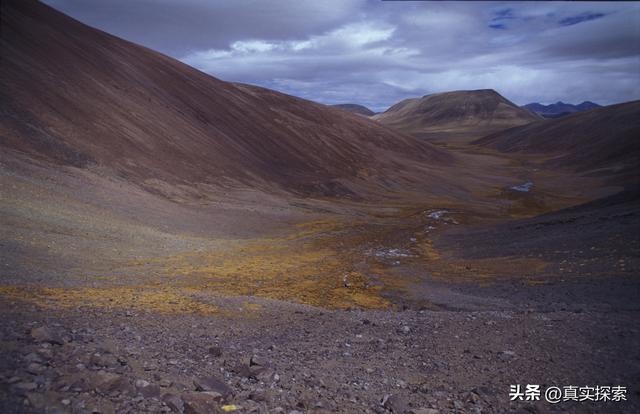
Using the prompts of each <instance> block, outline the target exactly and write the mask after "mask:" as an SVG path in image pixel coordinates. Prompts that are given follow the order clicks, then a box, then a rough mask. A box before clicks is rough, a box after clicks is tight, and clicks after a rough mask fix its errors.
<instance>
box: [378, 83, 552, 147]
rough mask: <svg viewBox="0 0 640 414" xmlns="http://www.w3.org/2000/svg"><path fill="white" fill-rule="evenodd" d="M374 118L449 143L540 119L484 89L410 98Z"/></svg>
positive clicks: (412, 132)
mask: <svg viewBox="0 0 640 414" xmlns="http://www.w3.org/2000/svg"><path fill="white" fill-rule="evenodd" d="M373 119H375V120H376V121H378V122H380V123H381V124H383V125H386V126H388V127H391V128H394V129H397V130H399V131H403V132H407V133H409V134H411V135H414V136H417V137H423V138H427V139H431V140H434V141H445V142H446V141H451V140H460V139H462V140H465V139H468V138H469V137H475V138H479V137H481V136H482V135H486V134H489V133H492V132H496V131H499V130H502V129H506V128H510V127H514V126H518V125H523V124H527V123H530V122H534V121H537V120H539V119H540V118H539V117H538V116H537V115H535V114H533V113H532V112H530V111H528V110H526V109H522V108H519V107H518V106H516V105H515V104H514V103H512V102H510V101H509V100H507V99H505V98H504V97H503V96H501V95H500V94H499V93H497V92H496V91H494V90H492V89H482V90H475V91H454V92H445V93H437V94H433V95H426V96H424V97H422V98H412V99H406V100H404V101H401V102H399V103H397V104H395V105H393V106H392V107H390V108H389V109H388V110H387V111H385V112H383V113H381V114H377V115H375V116H374V117H373Z"/></svg>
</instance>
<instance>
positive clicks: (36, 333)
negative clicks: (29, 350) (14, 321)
mask: <svg viewBox="0 0 640 414" xmlns="http://www.w3.org/2000/svg"><path fill="white" fill-rule="evenodd" d="M31 338H32V339H33V340H34V341H36V342H47V343H50V344H55V345H62V344H63V343H64V342H63V340H62V338H60V336H59V335H57V334H55V333H54V332H53V331H51V330H50V329H49V328H47V327H46V326H41V327H39V328H33V329H32V330H31Z"/></svg>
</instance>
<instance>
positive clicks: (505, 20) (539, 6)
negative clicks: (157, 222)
mask: <svg viewBox="0 0 640 414" xmlns="http://www.w3.org/2000/svg"><path fill="white" fill-rule="evenodd" d="M49 3H50V4H52V5H54V6H55V7H57V8H59V9H60V10H62V11H64V12H67V13H69V14H71V15H72V16H74V17H76V18H78V19H80V20H82V21H84V22H86V23H88V24H90V25H93V26H96V27H99V28H102V29H104V30H107V31H109V32H111V33H114V34H116V35H119V36H122V37H125V38H127V39H130V40H132V41H134V42H137V43H141V44H144V45H145V46H148V47H151V48H154V49H157V50H160V51H162V52H164V53H168V54H170V55H172V56H174V57H176V58H178V59H181V60H182V61H184V62H186V63H188V64H190V65H192V66H195V67H197V68H199V69H201V70H203V71H205V72H208V73H211V74H212V75H214V76H216V77H219V78H222V79H225V80H230V81H236V82H246V83H254V84H259V85H262V86H265V87H270V88H273V89H278V90H281V91H283V92H286V93H290V94H293V95H298V96H302V97H305V98H308V99H312V100H315V101H319V102H323V103H339V102H355V103H361V104H365V105H367V106H370V107H371V108H372V109H374V110H382V109H385V108H386V107H388V106H389V105H391V104H393V103H395V102H397V101H398V100H400V99H404V98H407V97H412V96H421V95H424V94H428V93H434V92H441V91H446V90H456V89H480V88H493V89H496V90H498V91H499V92H501V93H503V94H504V95H505V96H507V97H508V98H510V99H512V100H514V101H515V102H517V103H520V104H524V103H528V102H531V101H541V102H555V101H558V100H563V101H569V102H582V101H583V100H592V101H596V102H600V103H604V104H608V103H614V102H621V101H626V100H632V99H638V98H639V97H640V78H639V75H638V73H640V33H639V26H640V23H639V21H640V5H638V4H635V3H593V2H589V3H578V2H576V3H573V2H569V3H565V2H514V3H508V2H500V3H498V2H489V3H481V2H379V1H374V0H323V1H321V2H319V1H300V0H278V1H275V0H274V1H266V0H265V1H258V0H254V1H249V0H246V1H241V0H236V1H211V0H155V1H152V0H128V1H124V0H110V1H99V0H49Z"/></svg>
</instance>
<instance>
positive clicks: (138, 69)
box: [0, 1, 451, 195]
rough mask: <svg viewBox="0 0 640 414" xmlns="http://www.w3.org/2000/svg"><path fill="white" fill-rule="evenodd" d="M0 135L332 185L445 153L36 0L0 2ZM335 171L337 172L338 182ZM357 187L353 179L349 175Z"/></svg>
mask: <svg viewBox="0 0 640 414" xmlns="http://www.w3.org/2000/svg"><path fill="white" fill-rule="evenodd" d="M0 48H1V50H2V61H1V63H0V94H1V95H0V100H1V102H2V111H1V115H0V116H1V118H0V131H1V137H2V138H1V139H0V146H2V147H3V148H4V150H16V151H19V152H21V153H26V154H28V155H29V156H31V157H34V158H37V159H44V160H47V161H53V162H55V163H59V164H63V165H73V166H78V167H84V166H90V165H98V166H100V167H107V168H109V169H112V170H113V171H115V172H116V173H117V175H120V176H125V177H127V178H128V179H129V180H133V181H137V182H145V180H146V185H151V184H149V181H148V180H150V179H153V180H156V181H164V182H168V183H184V184H190V183H194V182H198V183H206V184H212V185H217V186H220V185H225V184H232V183H235V184H237V183H241V184H243V185H247V186H250V187H253V188H271V187H278V188H280V189H282V188H286V189H287V190H288V191H291V192H294V193H299V194H302V195H305V194H320V195H332V194H333V195H336V194H337V195H340V194H349V193H351V192H353V191H355V190H353V189H348V188H346V187H348V186H350V183H347V184H345V183H344V182H350V181H354V180H355V178H356V177H357V176H360V177H363V176H374V175H378V174H379V175H384V174H385V173H387V172H391V171H396V170H402V169H403V167H399V166H401V165H407V160H408V159H412V160H415V161H419V162H421V163H430V162H433V163H435V164H438V163H446V162H449V161H450V160H451V157H450V156H448V155H447V154H445V153H443V152H442V151H439V150H437V149H434V148H433V147H431V146H430V145H429V144H426V143H423V142H419V141H418V140H415V139H413V138H411V137H408V136H404V135H401V134H398V133H395V132H392V131H390V130H388V129H385V128H382V127H379V126H377V125H376V124H375V123H373V122H370V121H368V120H366V119H364V118H362V119H361V118H360V117H357V118H354V117H353V116H352V115H350V114H345V113H343V112H342V111H338V110H335V109H331V108H328V107H326V106H324V105H320V104H315V103H312V102H309V101H305V100H303V99H299V98H294V97H291V96H288V95H284V94H280V93H277V92H274V91H268V90H261V89H260V88H257V87H244V86H241V85H233V84H230V83H226V82H223V81H220V80H218V79H215V78H213V77H211V76H208V75H206V74H204V73H202V72H199V71H197V70H195V69H193V68H191V67H189V66H187V65H184V64H182V63H180V62H178V61H176V60H174V59H171V58H169V57H167V56H164V55H161V54H159V53H156V52H154V51H151V50H148V49H145V48H143V47H140V46H137V45H135V44H132V43H130V42H127V41H124V40H121V39H118V38H116V37H114V36H111V35H108V34H106V33H103V32H101V31H99V30H96V29H93V28H90V27H88V26H85V25H83V24H81V23H79V22H77V21H75V20H73V19H71V18H69V17H67V16H65V15H63V14H61V13H59V12H57V11H55V10H53V9H52V8H50V7H48V6H46V5H43V4H40V3H36V2H34V1H8V2H7V1H5V2H3V3H2V39H1V44H0ZM341 181H342V182H341ZM351 187H353V186H351Z"/></svg>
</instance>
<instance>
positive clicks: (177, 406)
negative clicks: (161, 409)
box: [162, 393, 184, 413]
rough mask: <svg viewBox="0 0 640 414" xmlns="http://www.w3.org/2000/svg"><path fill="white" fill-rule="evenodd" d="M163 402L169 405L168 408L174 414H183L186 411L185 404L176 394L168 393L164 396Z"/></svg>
mask: <svg viewBox="0 0 640 414" xmlns="http://www.w3.org/2000/svg"><path fill="white" fill-rule="evenodd" d="M162 401H164V403H165V404H167V407H169V408H170V409H171V411H173V412H174V413H182V412H183V411H184V402H183V401H182V398H180V397H179V396H177V395H175V394H171V393H167V394H164V395H163V396H162Z"/></svg>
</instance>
